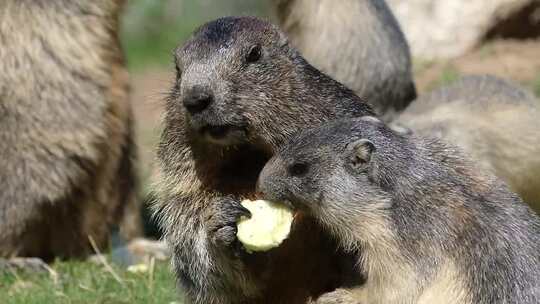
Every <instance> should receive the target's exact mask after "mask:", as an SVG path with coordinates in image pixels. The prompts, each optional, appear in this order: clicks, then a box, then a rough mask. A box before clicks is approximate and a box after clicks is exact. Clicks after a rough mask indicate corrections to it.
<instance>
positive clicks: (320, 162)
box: [258, 117, 540, 304]
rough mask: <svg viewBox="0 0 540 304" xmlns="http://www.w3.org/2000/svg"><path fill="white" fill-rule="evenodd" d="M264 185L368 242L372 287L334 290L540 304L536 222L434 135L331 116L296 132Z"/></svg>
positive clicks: (349, 241) (365, 261)
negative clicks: (405, 133) (327, 121)
mask: <svg viewBox="0 0 540 304" xmlns="http://www.w3.org/2000/svg"><path fill="white" fill-rule="evenodd" d="M258 186H259V190H260V191H262V192H263V194H264V195H265V197H266V198H267V199H271V200H276V201H285V202H287V201H288V202H290V203H291V204H292V205H293V206H294V207H296V208H298V209H299V210H301V211H304V212H306V213H308V214H310V215H312V216H314V217H315V218H317V219H318V221H319V222H320V223H321V225H322V226H323V227H325V228H326V230H327V231H328V233H329V234H331V235H332V236H334V237H335V238H336V239H337V240H338V241H339V243H340V245H341V246H343V248H344V249H345V250H347V251H350V252H356V251H357V250H358V249H361V252H362V256H361V257H359V258H358V259H359V263H361V265H362V267H360V269H362V270H364V271H365V273H363V275H365V276H366V277H367V281H366V283H365V284H364V285H363V286H362V287H360V288H358V289H357V290H353V291H351V292H350V293H347V292H343V291H342V290H339V289H338V290H337V291H335V294H336V295H345V296H347V297H350V296H354V297H356V299H357V300H358V301H359V303H385V304H390V303H438V304H442V303H483V304H488V303H490V304H493V303H507V304H508V303H531V304H532V303H540V246H539V245H540V219H539V218H538V216H537V215H535V214H534V212H533V211H532V210H531V209H530V208H529V207H528V206H527V205H526V204H524V203H523V202H522V201H521V200H520V199H519V198H518V196H517V195H515V194H513V193H512V192H510V191H509V190H508V189H507V187H506V186H505V185H504V183H502V182H501V181H500V180H498V179H497V178H495V177H494V176H491V175H488V174H485V173H483V172H482V171H480V170H478V169H477V168H474V166H473V165H472V164H471V163H470V162H469V161H468V160H467V159H466V158H464V157H463V156H462V155H461V154H460V153H459V152H458V151H457V150H456V149H455V148H452V147H450V146H447V145H445V144H443V143H441V142H439V141H437V140H435V139H421V138H419V137H415V136H402V135H400V134H398V133H396V132H394V131H392V130H391V129H389V128H388V127H386V126H385V125H384V124H382V123H381V122H380V121H376V119H375V118H371V117H368V118H357V119H351V120H343V121H339V122H333V123H330V124H326V125H324V126H321V127H319V128H315V129H311V130H309V131H307V132H304V133H302V134H301V135H299V136H298V137H295V138H294V139H292V141H291V142H290V143H288V144H287V145H286V146H285V147H283V148H282V149H281V150H280V151H279V152H278V153H277V154H276V155H275V156H274V157H273V158H272V159H271V160H270V161H269V162H268V163H267V165H266V166H265V167H264V169H263V171H262V172H261V175H260V177H259V182H258ZM325 298H326V299H329V298H331V295H330V296H328V295H327V296H325ZM325 303H330V302H328V301H327V302H325ZM334 303H338V302H335V301H334ZM339 303H341V302H339Z"/></svg>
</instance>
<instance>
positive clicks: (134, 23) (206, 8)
mask: <svg viewBox="0 0 540 304" xmlns="http://www.w3.org/2000/svg"><path fill="white" fill-rule="evenodd" d="M268 12H269V8H268V3H267V1H252V0H228V1H221V0H205V1H200V0H183V1H174V0H167V1H166V0H163V1H156V0H132V1H130V2H129V5H128V6H127V7H126V10H125V13H124V14H123V18H122V33H121V38H122V44H123V46H124V49H125V52H126V57H127V62H128V66H129V68H130V70H132V71H134V70H135V71H136V70H143V69H144V68H146V67H149V66H156V65H157V66H164V65H169V64H171V63H172V60H173V57H172V54H173V51H174V49H175V47H176V46H178V45H180V44H182V43H183V41H185V40H186V39H187V38H188V37H189V36H190V35H191V33H192V32H193V30H194V29H195V28H197V27H199V26H200V25H202V24H203V23H205V22H207V21H209V20H212V19H216V18H218V17H222V16H227V15H256V16H267V15H268Z"/></svg>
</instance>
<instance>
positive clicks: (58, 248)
mask: <svg viewBox="0 0 540 304" xmlns="http://www.w3.org/2000/svg"><path fill="white" fill-rule="evenodd" d="M122 2H123V1H118V0H102V1H83V0H79V1H57V0H53V1H20V0H3V1H1V2H0V16H1V17H0V19H1V20H2V21H1V22H0V45H2V47H0V62H1V63H2V72H1V73H0V155H1V157H0V187H1V190H0V257H12V256H21V257H39V258H42V259H43V260H46V261H49V260H52V259H53V258H68V257H84V256H86V255H87V254H91V253H93V250H92V247H91V246H90V243H89V237H88V236H92V238H93V239H94V240H95V242H96V244H97V246H98V247H100V248H101V249H103V248H105V247H107V246H108V243H109V242H108V239H109V235H110V233H111V231H112V230H113V229H114V230H116V229H117V228H118V227H117V226H119V229H120V232H121V233H122V235H123V236H124V237H126V238H131V237H132V236H135V235H136V234H138V233H139V229H140V228H139V224H140V219H139V215H138V214H139V207H138V205H137V204H136V200H135V194H136V187H135V184H136V179H135V172H134V164H133V161H134V157H135V147H134V143H133V120H132V114H131V107H130V104H129V100H128V75H127V71H126V68H125V65H124V60H123V54H122V50H121V48H120V43H119V40H118V31H119V29H118V17H119V13H120V10H121V7H122Z"/></svg>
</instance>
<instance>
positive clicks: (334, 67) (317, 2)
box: [271, 0, 416, 121]
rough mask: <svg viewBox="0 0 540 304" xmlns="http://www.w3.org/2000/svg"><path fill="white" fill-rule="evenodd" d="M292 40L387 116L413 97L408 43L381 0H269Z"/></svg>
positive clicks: (300, 49) (334, 76)
mask: <svg viewBox="0 0 540 304" xmlns="http://www.w3.org/2000/svg"><path fill="white" fill-rule="evenodd" d="M271 2H272V4H273V6H274V8H275V11H276V15H277V19H278V20H279V24H280V25H281V27H282V28H283V30H284V31H285V33H286V34H287V36H288V37H289V39H290V41H291V44H292V45H294V46H295V47H297V48H298V50H299V51H300V53H302V56H303V57H304V58H306V60H307V61H309V62H310V63H311V64H313V65H314V66H315V67H316V68H318V69H320V70H322V71H323V72H325V73H327V74H328V75H330V76H331V77H333V78H335V79H336V80H337V81H339V82H341V83H343V84H345V85H346V86H348V87H349V88H351V89H352V90H353V91H355V92H356V93H357V94H358V96H360V97H362V98H364V99H365V100H367V102H369V103H370V104H371V105H372V106H373V108H374V109H375V111H376V112H377V113H378V114H379V115H381V117H382V118H384V120H386V121H390V120H391V119H392V118H393V117H394V116H395V115H396V113H399V112H401V111H402V110H403V109H404V108H405V107H407V105H408V104H409V103H410V102H411V101H413V100H414V99H415V98H416V87H415V84H414V80H413V76H412V67H411V61H412V60H411V54H410V50H409V45H408V43H407V40H406V39H405V36H404V35H403V32H402V31H401V28H400V26H399V23H398V22H397V20H396V18H395V17H394V15H393V14H392V11H391V9H390V8H389V7H388V6H387V4H386V3H385V1H384V0H340V1H334V0H271Z"/></svg>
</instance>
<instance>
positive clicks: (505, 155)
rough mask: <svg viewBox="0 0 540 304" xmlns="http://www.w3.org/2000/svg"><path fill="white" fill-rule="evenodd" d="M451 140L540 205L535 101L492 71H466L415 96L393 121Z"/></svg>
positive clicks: (539, 116) (539, 126)
mask: <svg viewBox="0 0 540 304" xmlns="http://www.w3.org/2000/svg"><path fill="white" fill-rule="evenodd" d="M393 125H394V126H405V127H407V128H409V129H411V130H412V131H413V132H415V133H417V134H419V135H422V136H432V137H436V138H440V139H443V140H445V141H447V142H449V143H451V144H454V145H457V146H458V147H460V148H461V149H462V150H463V151H464V152H465V153H467V154H468V155H470V156H471V157H472V158H473V159H474V160H475V161H477V162H478V163H479V164H480V165H481V166H482V167H483V168H484V169H486V170H490V171H491V172H492V173H494V174H495V175H497V176H498V177H499V178H501V179H503V180H504V181H506V182H507V183H508V184H509V185H510V187H511V188H512V189H513V190H514V191H515V192H517V193H518V194H519V195H520V196H521V197H522V198H523V200H525V201H526V202H528V203H531V204H533V205H534V204H536V205H535V207H536V208H537V210H540V209H538V208H540V205H539V204H540V157H539V155H540V101H539V100H538V99H537V98H535V97H534V96H533V95H532V94H531V93H529V92H527V91H526V90H524V89H522V88H521V87H519V86H517V85H515V84H513V83H510V82H508V81H506V80H503V79H500V78H497V77H493V76H487V75H484V76H480V75H473V76H466V77H463V78H462V79H460V80H458V81H457V82H456V83H453V84H451V85H449V86H446V87H441V88H439V89H437V90H435V91H433V92H431V93H429V94H427V95H425V96H421V97H420V98H418V99H417V100H415V101H414V102H413V103H412V104H411V105H410V106H409V107H408V108H407V109H406V110H405V111H404V112H403V113H402V114H401V115H400V116H399V117H398V119H396V121H395V122H393Z"/></svg>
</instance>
